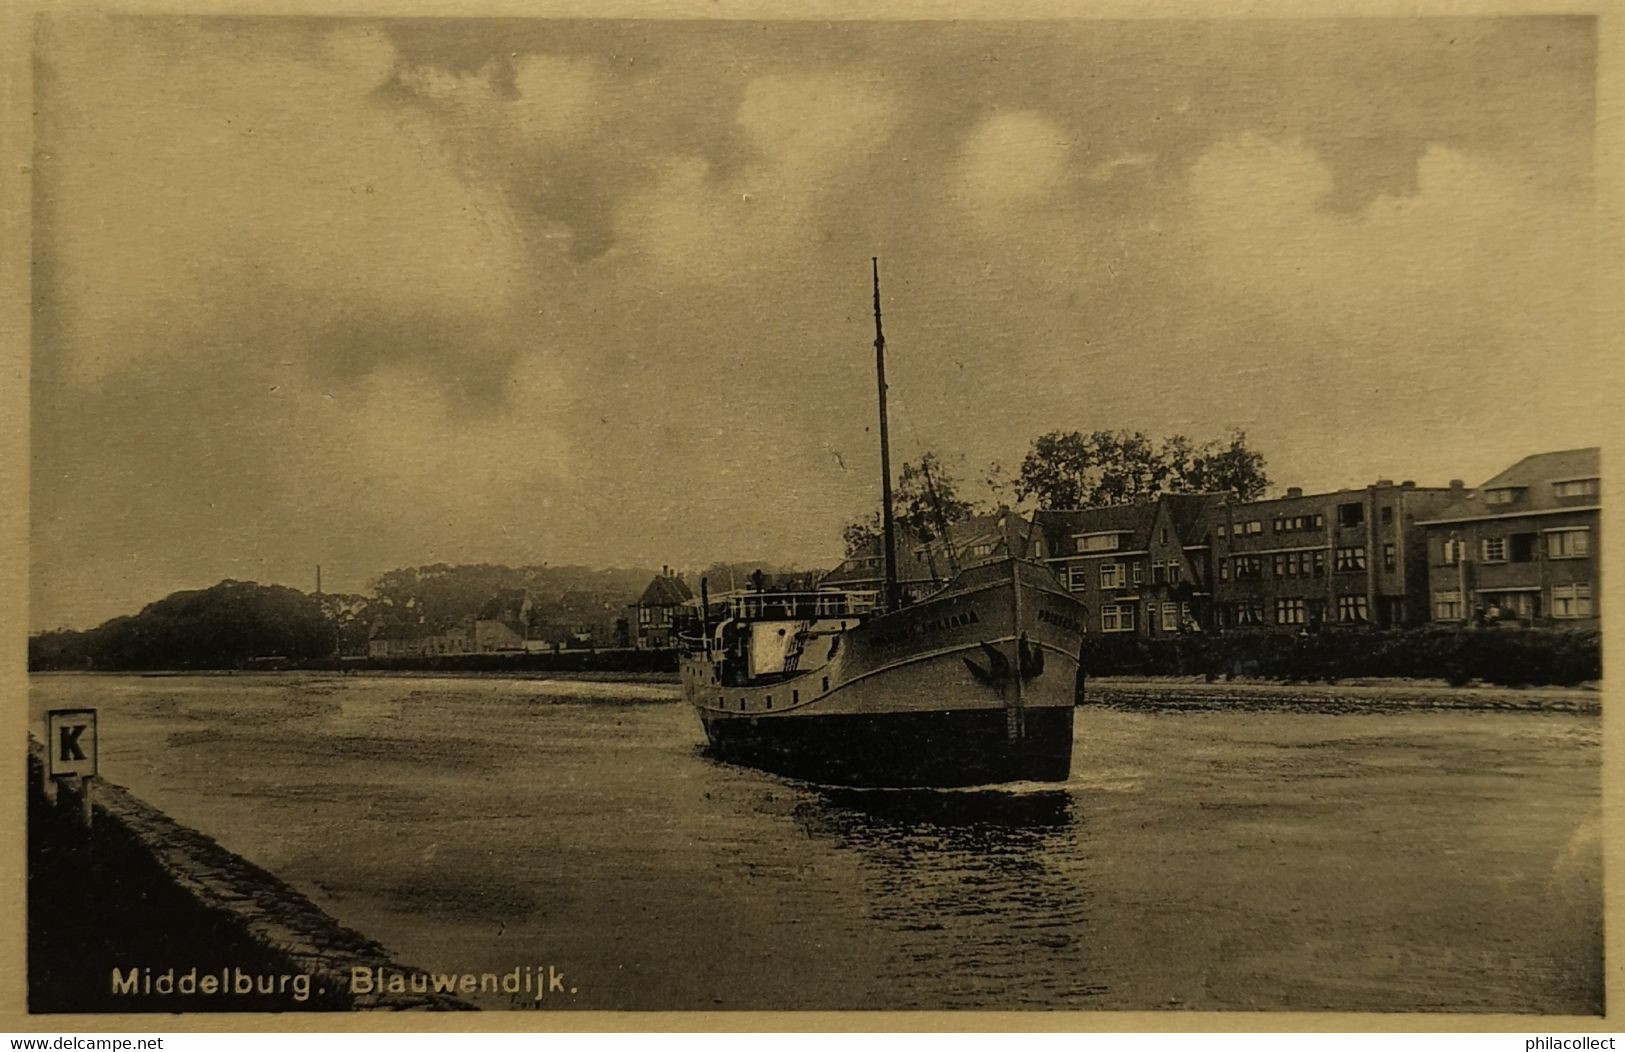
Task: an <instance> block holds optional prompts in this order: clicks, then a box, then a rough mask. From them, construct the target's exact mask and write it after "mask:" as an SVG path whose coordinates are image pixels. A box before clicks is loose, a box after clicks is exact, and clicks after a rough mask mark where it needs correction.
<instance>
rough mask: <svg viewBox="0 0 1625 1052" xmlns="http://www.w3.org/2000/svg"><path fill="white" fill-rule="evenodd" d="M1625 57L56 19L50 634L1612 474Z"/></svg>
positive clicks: (50, 184) (759, 30)
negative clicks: (1201, 478) (983, 479)
mask: <svg viewBox="0 0 1625 1052" xmlns="http://www.w3.org/2000/svg"><path fill="white" fill-rule="evenodd" d="M1594 50H1595V26H1594V23H1593V22H1592V21H1590V20H1588V19H1582V18H1520V19H1477V20H1456V19H1430V20H1416V19H1404V20H1401V19H1394V20H1388V19H1362V20H1358V21H1294V20H1265V19H1259V20H1225V21H1219V22H1182V21H1106V22H1100V21H1076V22H1061V23H1058V22H1026V23H986V22H982V23H946V22H943V23H924V22H914V23H884V22H844V23H842V22H837V23H792V22H774V23H756V22H681V23H676V22H673V23H664V22H650V21H591V20H527V21H511V20H478V21H473V20H471V21H466V22H464V21H443V20H436V21H428V20H425V21H404V20H401V21H389V20H379V21H335V20H297V19H272V18H264V19H251V18H234V19H213V20H210V19H155V18H134V17H129V18H123V19H102V18H98V17H77V16H75V17H63V18H54V19H50V20H47V21H44V22H42V23H41V25H40V29H39V35H38V38H37V45H36V56H37V62H36V71H37V77H36V104H35V109H36V112H37V117H36V127H35V133H36V150H37V157H36V164H35V168H34V179H35V228H34V235H35V241H34V246H35V247H34V253H35V271H34V282H35V287H34V292H35V303H36V311H35V329H34V354H33V391H32V405H33V423H32V427H33V461H32V468H33V483H32V513H33V531H34V532H33V557H34V562H33V571H34V577H33V592H32V599H33V615H32V620H33V623H34V624H35V626H36V627H50V626H55V625H59V624H72V625H88V624H93V623H96V622H98V621H100V620H102V619H104V618H106V617H109V616H112V615H114V614H117V613H122V612H127V611H131V610H133V609H135V608H138V607H139V606H140V605H141V604H143V603H145V602H147V601H150V600H152V599H154V598H157V597H159V596H161V595H163V594H165V593H167V592H169V591H172V590H174V589H176V588H181V587H199V586H203V585H207V584H210V583H212V582H214V581H216V580H219V579H221V578H223V577H236V578H244V579H255V580H261V581H276V582H283V583H290V584H295V585H298V586H301V587H306V588H308V587H310V586H311V584H312V576H313V569H312V568H313V567H314V565H315V564H316V563H321V564H322V565H323V567H324V581H325V583H326V584H327V586H328V587H329V588H330V589H356V590H358V589H361V588H363V587H364V586H365V584H366V582H367V580H368V579H369V578H370V577H371V576H373V575H375V574H377V573H379V572H381V571H383V570H386V569H389V568H391V567H394V566H400V565H410V564H417V563H425V562H434V561H442V560H444V561H453V562H462V561H467V562H474V561H487V560H488V561H500V562H509V563H520V562H544V561H545V562H552V563H589V564H600V565H628V564H654V565H658V564H660V563H673V564H680V565H694V564H700V563H704V562H707V561H710V560H712V559H717V558H732V557H738V558H763V559H775V560H779V559H782V560H798V561H804V562H822V561H828V560H830V559H832V558H833V557H835V556H836V555H837V554H838V548H839V537H838V531H839V527H840V525H841V523H842V522H844V521H846V520H847V519H849V518H851V517H852V516H853V515H855V514H857V513H860V512H861V511H863V510H864V509H865V508H866V507H868V506H871V505H872V502H873V500H874V499H875V490H876V488H877V468H876V467H875V463H876V452H875V448H874V440H873V437H872V417H873V412H874V410H873V401H874V387H873V376H872V372H871V370H872V362H873V354H872V349H871V347H870V341H871V340H872V338H873V333H872V327H871V326H872V321H871V319H870V316H869V314H868V308H869V284H868V283H869V259H870V257H871V256H873V255H878V256H880V257H881V260H882V280H883V284H884V292H885V298H886V314H887V319H886V327H887V336H888V341H889V349H890V358H889V369H890V379H891V382H892V390H893V398H894V405H895V406H896V412H895V419H894V428H893V434H894V443H895V446H896V455H897V456H898V457H899V458H901V457H911V456H913V455H916V454H917V453H918V452H919V451H920V450H921V449H923V448H927V447H929V448H934V449H936V450H938V451H939V453H940V454H941V455H942V456H943V458H944V459H945V460H946V461H948V462H949V463H950V464H954V465H957V466H958V467H959V469H960V470H961V471H962V472H963V473H964V474H966V475H967V476H974V477H979V476H980V475H981V473H982V470H983V468H984V467H985V465H986V464H987V463H988V462H989V461H991V460H1000V461H1003V462H1005V463H1007V464H1010V465H1012V466H1013V465H1014V464H1016V463H1018V462H1019V460H1020V457H1021V454H1022V453H1023V451H1024V450H1025V448H1026V446H1027V443H1028V442H1029V441H1030V439H1031V438H1032V437H1033V436H1035V435H1037V434H1040V433H1042V432H1045V431H1050V430H1054V429H1084V430H1087V429H1093V428H1114V429H1115V428H1135V429H1143V430H1145V431H1148V432H1150V433H1152V434H1154V435H1161V434H1166V433H1169V432H1174V431H1178V432H1183V433H1186V434H1189V435H1192V436H1195V437H1199V438H1200V437H1207V436H1216V435H1219V434H1221V433H1223V432H1225V431H1226V430H1228V429H1230V428H1243V429H1245V430H1246V432H1247V433H1248V435H1249V437H1250V440H1251V442H1252V444H1253V445H1254V446H1255V447H1256V448H1258V449H1260V450H1262V451H1263V452H1264V453H1265V455H1266V456H1267V458H1268V462H1269V468H1270V474H1271V476H1272V477H1273V478H1274V480H1275V481H1276V482H1277V483H1278V484H1279V485H1280V486H1282V487H1284V486H1286V485H1302V486H1305V487H1313V488H1322V487H1324V488H1337V487H1340V486H1345V485H1359V484H1363V483H1366V482H1369V481H1371V480H1373V479H1375V478H1377V477H1379V476H1382V477H1391V478H1398V479H1405V478H1413V479H1416V480H1417V481H1418V482H1421V483H1423V484H1442V483H1444V482H1445V481H1446V480H1448V479H1450V478H1452V477H1462V478H1465V479H1467V480H1468V482H1469V483H1476V482H1479V481H1482V480H1483V479H1484V478H1485V477H1487V476H1489V475H1491V474H1493V473H1494V472H1495V471H1497V470H1499V469H1500V468H1501V467H1503V466H1505V465H1506V464H1507V463H1510V462H1511V461H1512V460H1515V459H1516V458H1518V457H1519V456H1521V455H1523V454H1525V453H1527V452H1533V451H1538V450H1544V449H1554V448H1565V447H1569V446H1575V445H1588V444H1595V443H1597V442H1599V441H1600V434H1599V432H1600V429H1601V428H1602V426H1603V406H1602V405H1601V397H1602V396H1601V394H1600V392H1599V391H1598V385H1597V384H1595V383H1594V381H1593V379H1592V378H1593V377H1594V376H1595V375H1596V374H1597V368H1598V367H1599V366H1600V365H1601V364H1602V359H1601V354H1602V351H1601V341H1600V340H1598V339H1597V338H1596V336H1595V335H1594V334H1593V332H1592V329H1591V325H1592V299H1593V296H1594V294H1595V293H1596V292H1597V290H1596V288H1595V282H1594V280H1593V265H1592V262H1591V253H1592V251H1593V247H1594V246H1593V244H1592V241H1591V229H1592V226H1593V220H1592V218H1591V215H1592V212H1591V210H1592V195H1593V187H1592V131H1593V101H1594V100H1593V88H1592V83H1593V77H1594V72H1595V61H1594Z"/></svg>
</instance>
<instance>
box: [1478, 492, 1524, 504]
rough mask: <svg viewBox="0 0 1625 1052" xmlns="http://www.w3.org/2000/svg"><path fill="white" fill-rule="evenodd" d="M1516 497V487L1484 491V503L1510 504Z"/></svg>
mask: <svg viewBox="0 0 1625 1052" xmlns="http://www.w3.org/2000/svg"><path fill="white" fill-rule="evenodd" d="M1517 498H1518V491H1517V490H1516V489H1491V490H1485V491H1484V503H1485V504H1511V503H1512V502H1513V501H1514V500H1516V499H1517Z"/></svg>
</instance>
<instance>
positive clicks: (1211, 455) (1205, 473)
mask: <svg viewBox="0 0 1625 1052" xmlns="http://www.w3.org/2000/svg"><path fill="white" fill-rule="evenodd" d="M1269 485H1270V478H1269V475H1268V474H1267V473H1266V472H1265V470H1264V454H1262V453H1259V452H1256V451H1254V450H1252V449H1249V448H1247V433H1246V432H1244V431H1240V430H1237V431H1232V432H1230V436H1229V438H1228V440H1227V441H1225V442H1209V443H1207V444H1206V445H1204V446H1203V447H1202V448H1201V449H1200V450H1199V451H1198V453H1197V456H1196V458H1195V460H1194V461H1193V463H1192V465H1191V468H1190V471H1189V475H1188V487H1187V488H1188V489H1189V490H1190V491H1191V492H1206V493H1233V494H1235V496H1236V499H1237V500H1258V499H1259V498H1260V497H1262V496H1263V495H1264V492H1265V491H1266V490H1268V489H1269Z"/></svg>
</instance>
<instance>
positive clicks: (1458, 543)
mask: <svg viewBox="0 0 1625 1052" xmlns="http://www.w3.org/2000/svg"><path fill="white" fill-rule="evenodd" d="M1440 550H1441V551H1442V552H1443V555H1442V556H1441V559H1442V561H1443V563H1444V565H1445V566H1454V565H1456V564H1457V563H1459V562H1461V561H1462V560H1464V559H1466V558H1467V542H1466V541H1464V540H1462V539H1461V538H1459V537H1446V538H1445V540H1444V544H1443V546H1442V547H1441V549H1440Z"/></svg>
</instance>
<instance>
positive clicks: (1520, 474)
mask: <svg viewBox="0 0 1625 1052" xmlns="http://www.w3.org/2000/svg"><path fill="white" fill-rule="evenodd" d="M1600 460H1601V456H1600V451H1599V450H1598V449H1596V448H1595V447H1592V448H1588V449H1569V450H1562V451H1559V452H1553V453H1537V454H1534V455H1533V456H1528V457H1524V458H1523V459H1522V460H1520V461H1518V462H1517V463H1516V464H1514V465H1512V466H1511V467H1509V468H1507V469H1506V470H1505V471H1503V472H1501V473H1500V474H1499V475H1496V476H1495V477H1494V478H1492V479H1490V480H1489V481H1487V482H1485V483H1484V484H1483V485H1482V486H1479V487H1478V488H1477V489H1476V490H1471V491H1468V490H1466V489H1465V488H1461V487H1458V488H1457V489H1456V490H1455V491H1454V492H1453V494H1452V499H1451V500H1450V502H1449V503H1448V504H1447V505H1446V506H1445V507H1443V508H1441V509H1439V510H1438V512H1437V513H1435V514H1434V515H1431V516H1430V517H1428V518H1427V519H1426V520H1425V521H1423V522H1422V523H1421V525H1422V527H1423V529H1424V530H1425V532H1426V563H1427V582H1426V597H1427V599H1428V601H1429V603H1430V612H1431V615H1432V618H1433V620H1435V621H1445V622H1450V621H1456V622H1464V623H1475V624H1476V623H1491V622H1496V621H1516V622H1522V623H1525V624H1535V623H1554V624H1574V623H1577V622H1578V623H1587V622H1590V623H1595V621H1596V619H1597V617H1598V614H1599V603H1600V599H1601V593H1600V591H1599V585H1600V581H1599V579H1598V565H1599V559H1600V547H1599V542H1600V539H1601V521H1602V484H1601V478H1600V476H1601V471H1600Z"/></svg>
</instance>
